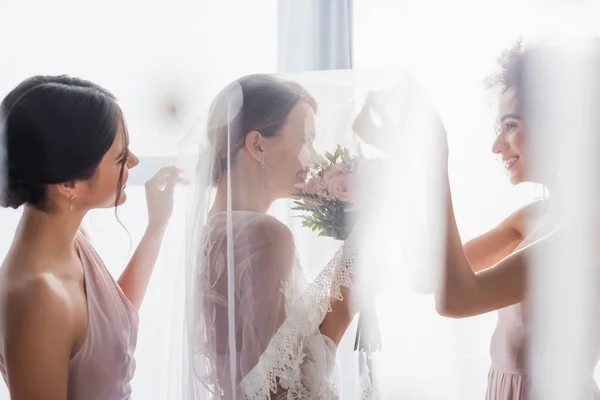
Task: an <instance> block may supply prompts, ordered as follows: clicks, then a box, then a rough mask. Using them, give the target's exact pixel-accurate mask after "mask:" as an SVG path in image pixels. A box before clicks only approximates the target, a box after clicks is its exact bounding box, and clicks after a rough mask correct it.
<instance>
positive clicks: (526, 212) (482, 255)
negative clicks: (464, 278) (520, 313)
mask: <svg viewBox="0 0 600 400" xmlns="http://www.w3.org/2000/svg"><path fill="white" fill-rule="evenodd" d="M541 211H542V201H541V200H537V201H534V202H532V203H530V204H528V205H526V206H524V207H522V208H520V209H519V210H517V211H515V212H514V213H513V214H511V215H510V216H508V218H506V219H505V220H504V221H502V223H500V225H498V226H497V227H495V228H494V229H492V230H490V231H488V232H486V233H484V234H483V235H480V236H477V237H476V238H474V239H472V240H470V241H468V242H467V243H466V244H465V245H464V250H465V254H466V256H467V258H468V259H469V264H470V265H471V268H472V269H473V271H474V272H479V271H483V270H484V269H487V268H490V267H492V266H494V265H495V264H496V263H498V262H499V261H501V260H502V259H504V258H505V257H508V256H509V255H510V254H511V253H512V252H513V251H514V250H515V249H516V248H517V246H518V245H519V244H520V243H521V242H522V241H523V239H524V238H525V237H526V236H527V226H528V225H529V220H530V219H531V220H532V222H535V221H536V220H537V219H538V218H539V217H540V216H541Z"/></svg>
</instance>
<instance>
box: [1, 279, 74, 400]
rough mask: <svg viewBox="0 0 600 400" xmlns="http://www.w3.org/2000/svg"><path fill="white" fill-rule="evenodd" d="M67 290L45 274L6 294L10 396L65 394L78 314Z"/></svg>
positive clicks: (60, 397)
mask: <svg viewBox="0 0 600 400" xmlns="http://www.w3.org/2000/svg"><path fill="white" fill-rule="evenodd" d="M72 310H73V307H72V303H71V300H70V297H69V293H68V292H67V290H66V289H65V287H64V283H62V282H60V281H59V280H58V279H56V277H54V276H52V275H50V274H45V275H43V276H39V277H35V278H32V279H31V280H29V281H28V282H26V283H25V284H24V285H23V286H22V287H20V288H18V289H14V290H11V291H9V292H8V293H6V294H5V300H4V302H3V310H2V323H1V324H2V329H3V330H4V332H3V333H2V337H4V343H3V345H4V349H3V350H4V355H5V360H4V361H5V364H6V374H7V380H8V389H9V392H10V398H11V399H12V400H32V399H36V400H66V399H67V382H68V373H69V360H70V358H71V353H72V351H73V347H74V343H75V337H74V332H75V329H74V326H75V321H74V320H75V318H74V313H73V311H72Z"/></svg>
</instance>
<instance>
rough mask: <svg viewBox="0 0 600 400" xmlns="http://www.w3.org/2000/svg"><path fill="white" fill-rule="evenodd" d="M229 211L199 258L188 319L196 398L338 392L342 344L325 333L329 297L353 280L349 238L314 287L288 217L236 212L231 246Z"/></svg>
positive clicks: (213, 226) (217, 219) (216, 221)
mask: <svg viewBox="0 0 600 400" xmlns="http://www.w3.org/2000/svg"><path fill="white" fill-rule="evenodd" d="M226 215H227V214H217V215H215V216H214V217H213V218H211V219H210V221H209V223H208V226H207V227H206V228H207V229H206V231H205V232H207V235H206V242H205V246H203V254H202V255H201V257H200V258H199V259H200V260H203V261H202V262H201V264H202V265H201V266H200V267H199V268H198V269H197V275H196V276H195V277H194V279H195V280H196V284H195V285H194V287H195V289H194V297H195V299H194V301H195V302H196V304H197V308H196V311H195V315H194V316H193V318H192V319H191V321H193V322H192V324H191V326H189V327H188V329H191V335H190V338H191V342H190V343H189V346H190V350H191V351H192V362H191V363H192V365H191V367H192V370H193V374H192V375H193V376H192V377H191V379H192V380H193V382H192V385H191V386H193V388H194V390H193V391H192V392H191V393H192V394H191V395H190V397H193V398H195V399H199V398H215V399H234V398H236V399H270V398H278V399H279V398H282V399H336V398H338V397H339V396H338V387H337V377H336V370H335V355H336V346H335V344H334V342H333V341H332V340H331V339H330V338H328V337H327V336H324V335H322V334H321V333H320V332H319V325H320V324H321V322H322V321H323V318H324V317H325V314H326V313H327V312H328V310H329V309H330V306H329V303H330V299H331V298H332V297H335V298H341V294H340V285H344V286H350V285H351V282H352V281H351V277H352V274H353V272H354V259H355V251H354V250H353V246H351V244H350V243H351V241H346V243H345V244H344V246H342V248H341V249H340V250H339V251H338V253H337V254H336V255H335V257H334V259H333V260H332V261H331V262H330V263H329V264H328V265H327V266H326V267H325V268H324V269H323V271H322V272H321V273H320V274H319V276H318V277H317V278H316V279H315V281H314V282H312V283H311V284H308V285H307V284H306V283H305V281H304V279H303V277H302V271H301V269H300V267H299V265H298V263H297V261H296V260H297V259H296V257H295V253H294V252H295V248H294V242H293V237H292V235H291V232H290V231H289V229H288V228H287V227H286V226H285V225H283V224H282V223H281V222H279V221H278V220H276V219H274V218H272V217H270V216H267V215H264V214H257V213H251V212H233V215H232V224H231V225H232V230H231V231H230V234H231V235H232V237H233V246H230V247H229V248H228V246H227V237H228V235H227V234H226V233H227V223H226ZM228 254H229V257H233V260H234V262H233V271H234V274H235V276H234V288H235V289H234V292H233V293H235V298H234V300H233V301H234V306H235V307H234V310H235V311H234V313H233V314H230V313H231V310H230V309H229V308H228V301H229V296H228V273H227V271H228V268H227V264H228V258H229V257H228ZM230 268H231V266H230ZM229 290H231V287H230V288H229ZM230 315H233V321H232V320H231V318H229V317H230ZM232 322H233V324H232ZM232 326H234V329H235V346H236V348H235V349H234V350H231V349H230V339H231V338H230V337H229V330H230V328H231V327H232ZM232 352H234V354H232ZM233 361H234V362H235V364H236V365H235V373H232V370H233V369H232V362H233ZM234 376H235V378H233V377H234ZM232 379H235V382H232ZM232 383H233V384H232ZM234 387H235V392H236V394H235V395H234V394H233V390H234ZM367 391H368V390H367ZM200 393H202V395H201V394H200ZM366 397H368V396H366Z"/></svg>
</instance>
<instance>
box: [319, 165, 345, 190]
mask: <svg viewBox="0 0 600 400" xmlns="http://www.w3.org/2000/svg"><path fill="white" fill-rule="evenodd" d="M341 175H342V165H340V164H333V165H332V166H331V169H330V170H329V171H327V172H325V174H323V185H325V186H328V185H329V181H330V180H332V179H335V178H337V177H339V176H341Z"/></svg>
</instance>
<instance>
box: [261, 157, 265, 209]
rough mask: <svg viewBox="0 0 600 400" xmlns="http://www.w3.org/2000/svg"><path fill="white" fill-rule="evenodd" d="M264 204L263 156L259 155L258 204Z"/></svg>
mask: <svg viewBox="0 0 600 400" xmlns="http://www.w3.org/2000/svg"><path fill="white" fill-rule="evenodd" d="M264 204H265V157H264V156H260V206H261V207H262V206H264Z"/></svg>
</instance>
